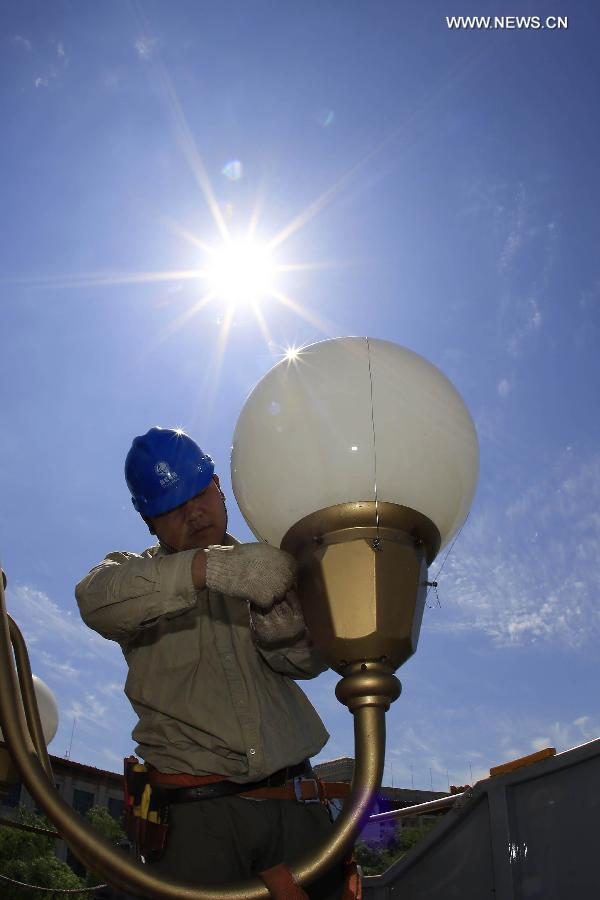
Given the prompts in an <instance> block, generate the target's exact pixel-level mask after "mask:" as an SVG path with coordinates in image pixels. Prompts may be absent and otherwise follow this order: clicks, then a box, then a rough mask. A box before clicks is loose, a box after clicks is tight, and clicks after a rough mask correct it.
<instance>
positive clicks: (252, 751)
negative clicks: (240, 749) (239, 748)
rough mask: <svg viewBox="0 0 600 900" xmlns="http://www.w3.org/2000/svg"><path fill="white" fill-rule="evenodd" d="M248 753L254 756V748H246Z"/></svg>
mask: <svg viewBox="0 0 600 900" xmlns="http://www.w3.org/2000/svg"><path fill="white" fill-rule="evenodd" d="M248 753H249V754H250V756H254V754H255V753H256V750H255V749H254V747H250V749H249V750H248Z"/></svg>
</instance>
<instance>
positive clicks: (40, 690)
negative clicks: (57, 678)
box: [0, 675, 58, 744]
mask: <svg viewBox="0 0 600 900" xmlns="http://www.w3.org/2000/svg"><path fill="white" fill-rule="evenodd" d="M32 679H33V690H34V692H35V699H36V700H37V705H38V709H39V712H40V719H41V722H42V731H43V732H44V740H45V741H46V744H49V743H50V741H52V740H53V738H54V737H55V735H56V732H57V731H58V704H57V702H56V697H55V696H54V694H53V693H52V691H51V690H50V688H49V687H48V685H47V684H46V682H45V681H42V679H41V678H38V677H37V675H33V676H32ZM0 740H4V737H3V735H2V730H1V729H0Z"/></svg>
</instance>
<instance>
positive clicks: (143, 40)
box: [133, 35, 156, 60]
mask: <svg viewBox="0 0 600 900" xmlns="http://www.w3.org/2000/svg"><path fill="white" fill-rule="evenodd" d="M133 46H134V49H135V51H136V53H137V55H138V56H139V58H140V59H143V60H148V59H152V56H153V55H154V51H155V49H156V38H153V37H149V36H148V35H140V37H138V38H137V39H136V40H135V41H134V42H133Z"/></svg>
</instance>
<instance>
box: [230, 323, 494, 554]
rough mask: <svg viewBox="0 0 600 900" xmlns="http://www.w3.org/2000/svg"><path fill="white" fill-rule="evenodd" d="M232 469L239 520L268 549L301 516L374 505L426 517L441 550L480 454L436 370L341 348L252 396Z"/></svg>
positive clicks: (302, 363)
mask: <svg viewBox="0 0 600 900" xmlns="http://www.w3.org/2000/svg"><path fill="white" fill-rule="evenodd" d="M231 468H232V481H233V490H234V493H235V496H236V499H237V502H238V504H239V507H240V509H241V511H242V514H243V515H244V518H245V519H246V521H247V522H248V524H249V526H250V528H251V529H252V531H253V532H254V534H255V535H256V536H257V537H258V538H260V539H262V540H264V541H268V542H269V543H271V544H274V545H275V546H279V545H280V542H281V540H282V538H283V537H284V535H285V534H286V532H287V531H288V530H289V529H290V528H291V527H292V526H293V525H295V524H296V523H297V522H299V521H300V520H301V519H302V518H304V516H307V515H309V514H311V513H313V512H316V511H317V510H321V509H324V508H325V507H329V506H333V505H335V504H341V503H347V502H354V501H373V500H378V501H380V502H382V501H385V502H390V503H395V504H398V505H401V506H405V507H409V508H411V509H413V510H416V511H417V512H419V513H421V514H422V515H424V516H426V517H427V518H428V519H430V520H431V522H433V523H434V525H435V526H436V527H437V529H438V531H439V533H440V537H441V546H444V544H447V543H448V541H450V540H451V538H452V536H453V535H454V534H455V533H456V532H457V530H458V529H459V528H460V526H461V525H462V524H463V522H464V520H465V518H466V516H467V514H468V512H469V509H470V506H471V502H472V500H473V496H474V493H475V487H476V485H477V477H478V471H479V447H478V442H477V435H476V433H475V428H474V425H473V421H472V419H471V416H470V415H469V411H468V410H467V408H466V406H465V404H464V402H463V400H462V398H461V396H460V395H459V393H458V392H457V390H456V389H455V388H454V386H453V385H452V384H451V383H450V381H448V379H447V378H446V377H445V376H444V375H443V374H442V373H441V372H440V370H439V369H437V368H436V367H435V366H433V365H432V364H431V363H429V362H428V361H427V360H425V359H423V357H422V356H419V355H418V354H417V353H414V352H412V351H411V350H408V349H407V348H405V347H400V346H398V345H397V344H394V343H391V342H390V341H383V340H379V339H374V338H361V337H344V338H335V339H333V340H327V341H322V342H320V343H317V344H311V345H310V346H308V347H305V348H304V349H302V350H300V351H297V352H296V353H294V354H290V355H289V356H288V358H285V359H283V360H282V361H281V362H279V363H278V364H277V365H276V366H274V368H273V369H271V371H270V372H268V373H267V374H266V375H265V376H264V378H263V379H262V380H261V381H260V382H259V383H258V384H257V385H256V387H255V388H254V390H253V391H252V393H251V394H250V396H249V397H248V399H247V401H246V403H245V405H244V407H243V409H242V411H241V413H240V416H239V419H238V422H237V426H236V429H235V434H234V439H233V448H232V458H231Z"/></svg>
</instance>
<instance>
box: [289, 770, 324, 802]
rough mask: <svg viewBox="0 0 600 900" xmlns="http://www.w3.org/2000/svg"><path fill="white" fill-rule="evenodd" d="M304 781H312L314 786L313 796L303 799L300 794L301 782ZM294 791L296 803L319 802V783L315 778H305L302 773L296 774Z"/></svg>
mask: <svg viewBox="0 0 600 900" xmlns="http://www.w3.org/2000/svg"><path fill="white" fill-rule="evenodd" d="M304 781H312V783H313V784H314V786H315V794H316V796H315V797H311V798H310V799H307V800H305V799H304V797H303V796H302V783H303V782H304ZM294 793H295V794H296V800H297V801H298V803H320V802H321V798H320V796H319V785H318V783H317V779H316V778H306V777H305V776H304V775H297V776H296V778H294Z"/></svg>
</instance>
